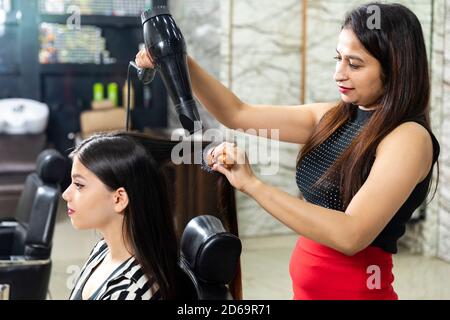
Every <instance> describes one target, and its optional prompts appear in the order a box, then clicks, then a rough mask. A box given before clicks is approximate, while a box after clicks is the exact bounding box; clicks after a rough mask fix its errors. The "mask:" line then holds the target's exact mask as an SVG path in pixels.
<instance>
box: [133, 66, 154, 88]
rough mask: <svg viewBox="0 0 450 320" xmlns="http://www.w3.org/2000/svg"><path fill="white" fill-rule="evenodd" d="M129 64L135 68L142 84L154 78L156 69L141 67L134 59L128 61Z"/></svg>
mask: <svg viewBox="0 0 450 320" xmlns="http://www.w3.org/2000/svg"><path fill="white" fill-rule="evenodd" d="M130 64H131V65H132V66H133V68H135V69H136V71H137V75H138V78H139V80H141V81H142V82H143V83H144V85H147V84H150V83H151V82H152V81H153V79H155V74H156V69H141V68H139V67H138V66H137V64H136V63H135V62H134V61H130Z"/></svg>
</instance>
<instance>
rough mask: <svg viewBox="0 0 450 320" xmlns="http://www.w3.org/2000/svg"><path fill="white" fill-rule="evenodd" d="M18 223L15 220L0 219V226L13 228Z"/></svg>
mask: <svg viewBox="0 0 450 320" xmlns="http://www.w3.org/2000/svg"><path fill="white" fill-rule="evenodd" d="M18 225H19V223H18V222H17V221H14V220H11V221H0V228H15V227H17V226H18Z"/></svg>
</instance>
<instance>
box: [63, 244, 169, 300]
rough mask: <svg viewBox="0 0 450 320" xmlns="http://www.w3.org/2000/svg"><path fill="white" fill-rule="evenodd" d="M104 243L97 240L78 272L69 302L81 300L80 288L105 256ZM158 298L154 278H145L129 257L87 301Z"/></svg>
mask: <svg viewBox="0 0 450 320" xmlns="http://www.w3.org/2000/svg"><path fill="white" fill-rule="evenodd" d="M108 251H109V249H108V245H107V244H106V242H105V240H100V241H99V242H98V243H97V244H96V245H95V247H94V249H93V250H92V252H91V254H90V255H89V258H88V260H87V262H86V264H85V265H84V266H83V269H82V270H81V273H80V276H79V277H78V279H77V282H76V284H75V287H74V289H73V290H72V293H71V294H70V300H82V295H81V293H82V291H83V288H84V286H85V284H86V282H87V280H88V279H89V277H90V276H91V275H92V273H93V271H94V270H95V268H96V267H97V266H98V265H99V264H100V263H101V262H102V261H103V259H104V258H105V256H106V254H107V253H108ZM156 299H160V293H159V287H158V284H157V283H156V281H155V280H154V279H150V280H149V279H148V278H147V276H146V275H145V274H144V273H143V271H142V269H141V266H140V265H139V263H138V262H137V260H136V259H135V258H134V257H133V256H131V257H130V258H128V259H127V260H126V261H124V262H123V263H122V264H121V265H120V266H119V267H117V268H116V269H115V270H114V271H113V272H112V273H111V275H110V276H109V277H108V278H107V279H106V280H105V281H104V282H103V284H102V285H101V286H100V287H99V288H98V289H97V290H96V291H95V292H94V293H93V294H92V296H91V297H90V298H89V300H156Z"/></svg>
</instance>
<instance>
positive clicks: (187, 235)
mask: <svg viewBox="0 0 450 320" xmlns="http://www.w3.org/2000/svg"><path fill="white" fill-rule="evenodd" d="M241 251H242V244H241V241H240V240H239V238H238V237H236V236H235V235H233V234H231V233H230V232H227V231H226V230H225V229H224V227H223V225H222V222H221V221H220V220H219V219H218V218H217V217H214V216H209V215H203V216H198V217H195V218H193V219H192V220H191V221H190V222H189V223H188V224H187V226H186V228H185V230H184V232H183V235H182V237H181V253H180V260H179V266H180V268H181V270H182V271H183V273H184V274H185V275H186V279H188V281H187V282H188V285H190V290H191V296H190V298H191V299H192V300H232V299H233V297H232V295H231V293H230V290H229V287H228V285H229V284H230V283H231V281H232V280H233V279H234V276H235V274H236V270H237V267H238V264H239V257H240V254H241Z"/></svg>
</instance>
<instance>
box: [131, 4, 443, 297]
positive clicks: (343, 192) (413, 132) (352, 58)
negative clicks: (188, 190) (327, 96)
mask: <svg viewBox="0 0 450 320" xmlns="http://www.w3.org/2000/svg"><path fill="white" fill-rule="evenodd" d="M373 5H376V6H378V7H379V11H380V16H381V17H382V19H383V20H382V24H381V28H379V29H376V28H375V29H370V28H369V27H368V24H367V21H368V19H369V18H370V14H369V13H368V12H371V11H370V10H368V9H369V5H365V6H361V7H358V8H355V9H354V10H352V11H351V12H349V13H348V15H347V16H346V17H345V19H344V21H343V24H342V29H341V30H340V33H339V37H338V41H337V46H336V52H330V59H332V58H333V55H334V58H335V60H336V69H335V71H334V80H335V82H336V86H337V88H336V89H337V90H339V92H340V94H341V99H340V101H337V102H331V103H328V102H326V103H317V104H307V105H300V106H275V105H253V104H248V103H245V102H243V101H241V100H240V99H239V98H238V97H236V96H235V95H234V94H233V93H232V92H231V91H230V90H228V89H227V88H226V87H225V86H223V85H222V84H221V83H220V82H219V81H217V80H216V79H215V78H214V77H212V76H211V75H209V74H208V73H207V72H206V71H205V70H203V69H202V68H201V67H200V66H199V65H198V64H197V63H196V62H195V61H194V60H193V59H192V58H191V57H188V66H189V73H190V76H191V81H192V88H193V91H194V94H195V95H196V97H197V98H198V99H199V101H200V102H201V103H202V104H203V105H204V106H205V107H206V109H207V110H208V111H209V112H210V113H211V114H212V115H213V116H214V117H215V118H216V119H217V120H218V121H220V122H221V123H222V124H223V125H225V126H226V127H228V128H231V129H241V130H244V131H245V132H248V130H249V129H253V130H252V131H254V132H271V130H278V133H279V136H278V139H279V140H281V141H286V142H291V143H297V144H300V145H303V147H302V150H301V152H300V155H299V159H298V162H297V172H296V177H295V179H296V182H297V185H298V187H299V189H300V191H301V193H302V195H303V198H304V200H303V199H299V198H297V197H295V196H292V195H290V194H287V193H285V192H283V191H282V190H279V189H277V188H274V187H272V186H270V185H268V184H266V183H264V182H262V181H260V180H259V179H258V178H256V177H255V176H254V174H253V172H252V170H251V167H250V165H249V164H248V161H247V157H246V155H245V152H244V151H242V150H240V149H239V148H237V147H236V146H235V145H233V144H230V143H223V144H221V145H219V146H217V147H215V148H214V149H212V150H211V154H210V161H209V163H210V164H211V166H212V169H213V170H215V171H218V172H220V173H222V174H224V175H225V176H226V177H227V178H228V180H229V181H230V183H231V184H232V185H233V186H234V187H235V188H236V189H238V190H240V191H242V192H245V193H246V194H248V195H249V196H251V197H252V198H253V199H255V200H256V201H257V202H258V204H259V205H261V206H262V207H263V208H264V209H265V210H266V211H267V212H268V213H270V214H271V215H272V216H274V217H275V218H276V219H278V220H279V221H281V222H282V223H284V224H285V225H286V226H288V227H289V228H291V229H292V230H294V231H295V232H296V233H298V234H299V235H300V237H299V240H298V241H297V245H296V246H295V249H294V251H293V253H292V256H291V262H290V275H291V278H292V287H293V293H294V294H293V297H294V299H320V300H322V299H338V300H341V299H376V300H378V299H398V296H397V294H396V293H395V291H394V289H393V281H394V276H393V273H392V268H393V265H392V254H395V253H397V241H398V239H399V238H400V237H401V236H402V235H403V234H404V233H405V226H406V223H407V221H408V220H409V219H410V218H411V215H412V214H413V212H414V211H415V210H416V209H417V208H418V207H419V206H420V205H421V204H422V203H423V202H424V200H425V199H426V197H427V194H428V190H429V186H430V183H431V180H432V179H431V178H432V173H433V167H434V164H435V163H436V162H437V160H438V155H439V143H438V141H437V140H436V138H435V136H434V135H433V132H432V130H431V128H430V118H429V98H430V81H429V70H428V65H429V64H428V61H427V51H426V47H425V41H424V37H423V32H422V27H421V24H420V22H419V20H418V19H417V17H416V15H415V14H414V13H413V12H412V11H411V10H409V9H408V8H406V7H405V6H402V5H399V4H381V3H376V4H373ZM336 34H338V30H336ZM136 63H137V64H138V66H139V67H141V68H153V64H152V62H151V59H150V57H149V56H148V54H147V52H146V51H141V52H139V53H138V55H137V56H136ZM331 73H332V72H331V70H330V78H331ZM262 129H265V130H262ZM269 138H270V137H269ZM293 178H294V177H293ZM374 266H375V267H376V268H374Z"/></svg>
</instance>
